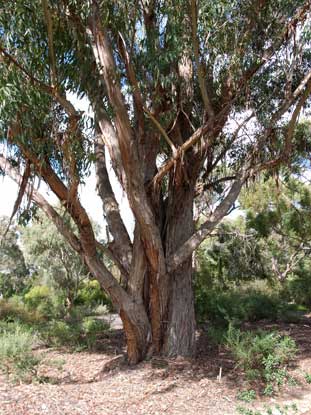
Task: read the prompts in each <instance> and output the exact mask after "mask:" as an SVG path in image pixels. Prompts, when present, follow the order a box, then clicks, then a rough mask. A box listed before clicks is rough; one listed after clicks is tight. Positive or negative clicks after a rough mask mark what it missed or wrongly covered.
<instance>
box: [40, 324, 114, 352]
mask: <svg viewBox="0 0 311 415" xmlns="http://www.w3.org/2000/svg"><path fill="white" fill-rule="evenodd" d="M108 329H109V326H108V324H107V323H106V322H104V321H102V320H98V319H96V318H94V317H84V318H82V319H81V320H80V321H77V320H70V319H69V320H66V321H65V320H64V321H59V320H52V321H51V322H50V323H48V324H47V325H46V326H45V328H44V329H43V330H42V332H41V334H42V336H43V338H44V339H45V340H46V341H47V343H48V344H49V345H52V346H65V347H73V348H76V349H83V348H86V349H93V348H94V347H95V346H96V342H97V340H98V338H99V337H100V336H101V335H103V333H105V332H106V331H107V330H108Z"/></svg>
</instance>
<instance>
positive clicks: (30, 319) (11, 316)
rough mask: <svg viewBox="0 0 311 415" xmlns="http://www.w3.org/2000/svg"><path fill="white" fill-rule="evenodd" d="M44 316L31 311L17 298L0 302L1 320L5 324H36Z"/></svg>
mask: <svg viewBox="0 0 311 415" xmlns="http://www.w3.org/2000/svg"><path fill="white" fill-rule="evenodd" d="M41 319H42V316H41V315H40V314H39V313H38V312H36V311H29V310H28V309H27V308H26V307H25V305H24V304H23V303H21V301H19V300H18V299H17V298H10V299H9V300H4V299H2V300H0V320H3V321H5V322H13V321H19V322H21V323H25V324H36V323H38V322H40V321H41Z"/></svg>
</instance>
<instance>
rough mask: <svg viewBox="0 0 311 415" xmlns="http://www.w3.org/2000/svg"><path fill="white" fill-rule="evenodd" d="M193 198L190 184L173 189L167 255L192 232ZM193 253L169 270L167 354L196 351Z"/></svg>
mask: <svg viewBox="0 0 311 415" xmlns="http://www.w3.org/2000/svg"><path fill="white" fill-rule="evenodd" d="M193 198H194V193H193V190H192V188H191V185H190V186H189V187H188V186H185V185H183V186H181V187H179V188H177V189H176V188H175V190H174V197H173V203H172V204H171V206H168V215H169V217H168V218H167V223H168V227H167V231H166V256H167V257H169V256H170V255H171V254H172V253H173V252H176V250H177V249H179V248H180V247H181V246H182V245H183V243H184V242H185V241H186V240H187V239H188V238H189V237H190V236H191V235H192V234H193V230H194V222H193ZM192 276H193V269H192V255H191V254H190V255H188V257H187V258H186V259H185V260H184V262H183V263H182V264H181V265H180V266H179V267H177V268H176V269H175V270H174V271H173V272H171V273H170V300H169V306H168V316H167V317H168V318H167V327H166V333H165V336H164V344H163V353H164V354H165V355H168V356H177V355H181V356H192V355H193V354H194V353H195V313H194V298H193V289H192Z"/></svg>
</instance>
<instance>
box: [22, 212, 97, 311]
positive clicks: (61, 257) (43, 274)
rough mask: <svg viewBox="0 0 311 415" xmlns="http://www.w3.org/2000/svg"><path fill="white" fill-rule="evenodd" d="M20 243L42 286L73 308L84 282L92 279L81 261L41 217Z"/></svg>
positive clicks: (50, 224)
mask: <svg viewBox="0 0 311 415" xmlns="http://www.w3.org/2000/svg"><path fill="white" fill-rule="evenodd" d="M68 226H70V225H68ZM21 243H22V247H23V251H24V252H25V255H26V261H27V263H28V264H29V267H30V268H32V269H33V271H34V272H36V274H37V277H38V278H39V280H40V281H41V282H42V283H43V284H47V285H52V286H54V288H56V289H58V290H60V291H62V292H63V293H64V295H65V298H66V305H67V307H68V308H70V307H71V306H72V305H73V303H74V301H75V299H76V298H77V295H78V291H79V289H80V288H81V287H82V283H83V281H85V280H86V279H87V278H88V277H89V272H88V269H87V268H86V266H85V264H83V262H82V260H81V257H80V256H79V255H78V254H77V252H76V251H74V250H73V249H72V248H71V247H70V245H68V242H67V241H66V240H65V239H64V238H63V237H62V235H60V234H59V232H58V231H57V229H56V228H55V226H54V224H53V222H52V221H51V220H50V219H49V218H48V217H47V216H45V215H44V214H42V213H41V214H39V215H38V216H37V217H36V219H35V220H33V221H32V223H31V224H30V225H29V226H26V227H24V228H23V229H22V235H21Z"/></svg>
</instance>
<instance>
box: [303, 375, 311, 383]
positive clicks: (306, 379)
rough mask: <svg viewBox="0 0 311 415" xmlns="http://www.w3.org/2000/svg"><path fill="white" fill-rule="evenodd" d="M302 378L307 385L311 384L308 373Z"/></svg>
mask: <svg viewBox="0 0 311 415" xmlns="http://www.w3.org/2000/svg"><path fill="white" fill-rule="evenodd" d="M304 378H305V381H306V382H307V383H309V384H310V383H311V374H310V373H305V374H304Z"/></svg>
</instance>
